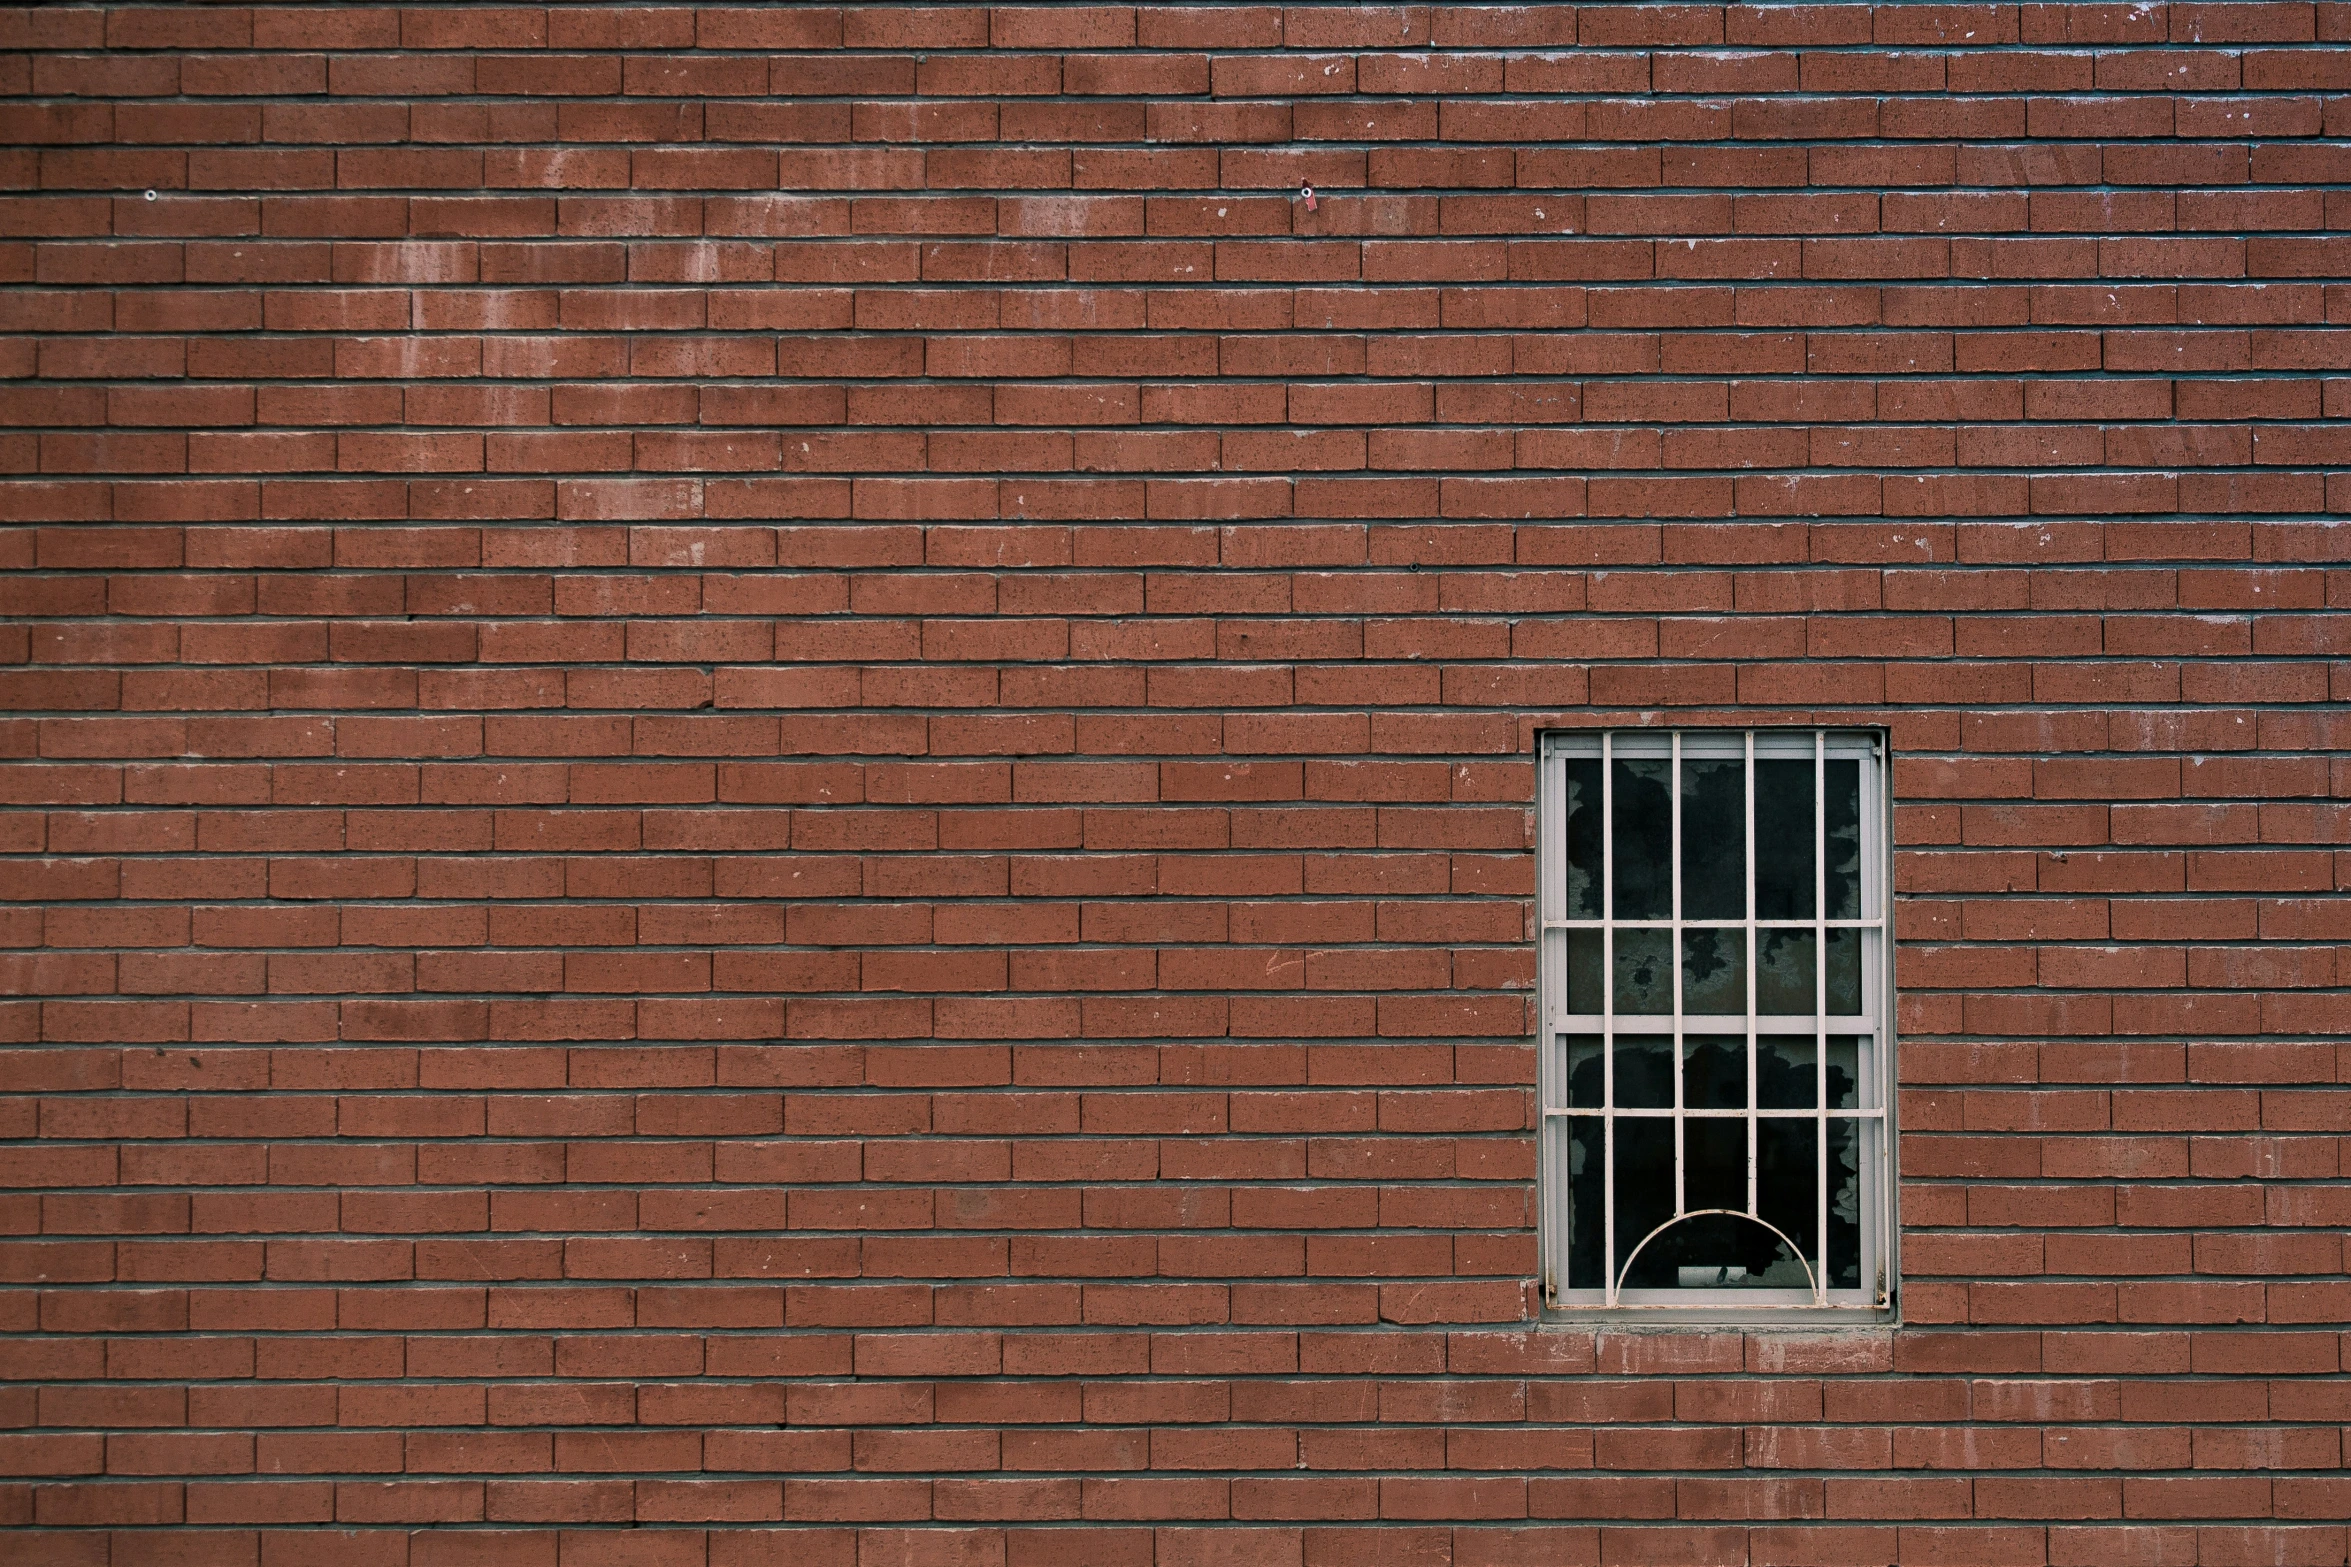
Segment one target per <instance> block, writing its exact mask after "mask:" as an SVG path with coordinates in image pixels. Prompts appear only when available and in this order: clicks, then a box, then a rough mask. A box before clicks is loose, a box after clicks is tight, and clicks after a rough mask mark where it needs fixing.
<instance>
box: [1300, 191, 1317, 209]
mask: <svg viewBox="0 0 2351 1567" xmlns="http://www.w3.org/2000/svg"><path fill="white" fill-rule="evenodd" d="M1298 199H1299V200H1300V201H1303V202H1305V203H1306V210H1307V211H1309V212H1312V211H1313V210H1314V187H1313V186H1311V185H1301V186H1299V187H1298Z"/></svg>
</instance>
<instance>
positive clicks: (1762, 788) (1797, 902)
mask: <svg viewBox="0 0 2351 1567" xmlns="http://www.w3.org/2000/svg"><path fill="white" fill-rule="evenodd" d="M1812 825H1813V823H1812V763H1811V762H1809V761H1801V762H1800V761H1793V760H1789V759H1786V758H1765V759H1763V760H1759V761H1758V762H1756V764H1755V917H1756V918H1757V919H1766V920H1808V919H1811V918H1812V904H1813V896H1812V894H1813V887H1812V873H1813V866H1812Z"/></svg>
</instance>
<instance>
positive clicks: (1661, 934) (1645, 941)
mask: <svg viewBox="0 0 2351 1567" xmlns="http://www.w3.org/2000/svg"><path fill="white" fill-rule="evenodd" d="M1616 1010H1617V1011H1619V1012H1623V1013H1627V1014H1629V1015H1633V1016H1645V1017H1654V1016H1657V1015H1658V1014H1660V1013H1667V1012H1671V1011H1672V1010H1673V932H1672V931H1670V930H1623V929H1619V930H1618V931H1617V933H1616Z"/></svg>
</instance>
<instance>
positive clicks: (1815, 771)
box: [1812, 729, 1860, 1304]
mask: <svg viewBox="0 0 2351 1567" xmlns="http://www.w3.org/2000/svg"><path fill="white" fill-rule="evenodd" d="M1828 819H1829V807H1828V732H1827V731H1826V730H1822V729H1815V730H1814V731H1812V1061H1813V1067H1812V1070H1813V1073H1814V1078H1813V1093H1812V1116H1813V1134H1812V1157H1813V1162H1814V1165H1815V1167H1816V1168H1817V1170H1818V1171H1819V1177H1818V1179H1817V1181H1816V1182H1815V1184H1814V1190H1813V1199H1814V1204H1815V1214H1816V1218H1815V1224H1814V1228H1813V1231H1812V1236H1813V1244H1814V1245H1815V1246H1817V1247H1819V1248H1820V1261H1819V1265H1818V1266H1817V1267H1816V1268H1815V1269H1814V1271H1813V1275H1812V1295H1813V1299H1814V1301H1815V1302H1818V1303H1822V1304H1825V1303H1826V1297H1827V1293H1828V1287H1829V1109H1828V1106H1829V1035H1828V1011H1829V938H1828V925H1827V920H1828V910H1829V904H1828V897H1829V878H1828V858H1829V838H1828ZM1854 1065H1855V1066H1856V1067H1857V1068H1858V1067H1859V1065H1860V1063H1859V1062H1858V1061H1857V1062H1855V1063H1854Z"/></svg>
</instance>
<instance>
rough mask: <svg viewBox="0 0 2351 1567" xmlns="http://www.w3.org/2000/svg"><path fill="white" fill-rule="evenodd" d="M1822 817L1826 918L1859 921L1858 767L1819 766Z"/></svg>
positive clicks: (1845, 763) (1847, 762)
mask: <svg viewBox="0 0 2351 1567" xmlns="http://www.w3.org/2000/svg"><path fill="white" fill-rule="evenodd" d="M1822 767H1823V773H1822V789H1821V802H1820V803H1821V815H1822V821H1823V824H1824V825H1825V826H1826V827H1827V829H1828V856H1827V862H1826V864H1825V866H1824V867H1823V868H1824V869H1825V871H1826V872H1827V887H1828V901H1829V907H1828V917H1829V918H1830V919H1833V920H1853V919H1859V918H1861V763H1860V762H1859V761H1858V760H1856V759H1854V758H1851V757H1847V758H1845V759H1844V760H1842V761H1830V762H1825V763H1823V764H1822Z"/></svg>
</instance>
